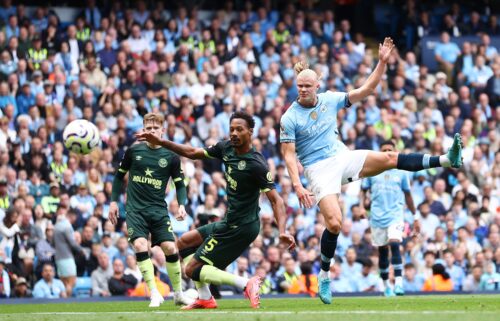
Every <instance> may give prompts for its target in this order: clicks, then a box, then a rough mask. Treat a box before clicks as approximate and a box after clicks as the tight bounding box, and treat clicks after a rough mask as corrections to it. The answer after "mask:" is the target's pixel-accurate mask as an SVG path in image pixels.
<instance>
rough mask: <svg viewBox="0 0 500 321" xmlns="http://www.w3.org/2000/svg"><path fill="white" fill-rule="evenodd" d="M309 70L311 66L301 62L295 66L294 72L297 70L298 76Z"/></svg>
mask: <svg viewBox="0 0 500 321" xmlns="http://www.w3.org/2000/svg"><path fill="white" fill-rule="evenodd" d="M306 69H309V64H308V63H307V62H305V61H302V60H301V61H299V62H297V63H296V64H295V65H294V66H293V70H295V74H297V76H298V75H299V74H300V73H301V72H302V71H304V70H306Z"/></svg>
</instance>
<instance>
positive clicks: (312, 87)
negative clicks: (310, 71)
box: [297, 75, 319, 104]
mask: <svg viewBox="0 0 500 321" xmlns="http://www.w3.org/2000/svg"><path fill="white" fill-rule="evenodd" d="M318 89H319V83H318V81H317V80H316V79H314V78H313V77H312V76H309V75H300V76H299V77H297V90H298V92H299V98H300V102H301V104H313V103H314V100H315V99H316V93H317V91H318Z"/></svg>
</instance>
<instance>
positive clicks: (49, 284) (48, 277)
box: [33, 263, 67, 299]
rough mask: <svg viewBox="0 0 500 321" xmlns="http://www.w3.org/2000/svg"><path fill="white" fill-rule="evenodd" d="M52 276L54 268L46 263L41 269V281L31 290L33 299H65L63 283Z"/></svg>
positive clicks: (65, 293)
mask: <svg viewBox="0 0 500 321" xmlns="http://www.w3.org/2000/svg"><path fill="white" fill-rule="evenodd" d="M54 276H55V272H54V267H53V266H52V265H51V264H49V263H46V264H45V265H44V266H43V269H42V279H40V280H39V281H38V282H37V283H36V284H35V287H34V288H33V297H34V298H44V299H57V298H66V297H67V292H66V289H65V287H64V284H63V282H61V280H59V279H56V278H55V277H54Z"/></svg>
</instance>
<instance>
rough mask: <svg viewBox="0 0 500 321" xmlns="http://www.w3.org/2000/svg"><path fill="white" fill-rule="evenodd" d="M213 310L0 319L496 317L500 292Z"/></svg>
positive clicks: (56, 310) (14, 314) (42, 309)
mask: <svg viewBox="0 0 500 321" xmlns="http://www.w3.org/2000/svg"><path fill="white" fill-rule="evenodd" d="M218 304H219V308H218V309H216V310H196V311H181V310H179V308H178V307H175V306H174V305H173V302H172V300H168V301H165V303H164V304H163V305H162V306H161V307H160V308H157V309H149V308H148V301H115V302H91V303H48V304H37V303H36V301H35V300H34V301H33V304H2V302H1V301H0V320H1V321H4V320H9V321H35V320H36V321H59V320H61V321H62V320H71V321H93V320H106V321H125V320H133V321H139V320H148V321H160V320H161V321H165V320H182V321H191V320H197V321H212V320H217V321H226V320H228V321H229V320H231V321H232V320H238V321H243V320H245V321H246V320H252V321H253V320H255V321H262V320H270V321H316V320H342V321H351V320H370V321H377V320H381V321H382V320H383V321H392V320H397V321H413V320H415V321H417V320H418V321H422V320H424V321H433V320H436V321H437V320H447V321H448V320H471V321H489V320H492V321H493V320H495V321H498V320H500V295H458V296H454V295H446V296H434V295H432V296H405V297H395V298H384V297H343V298H334V302H333V304H332V305H324V304H322V303H321V302H320V300H319V299H309V298H296V299H295V298H291V299H274V298H262V300H261V308H260V309H258V310H254V309H251V308H250V307H249V302H248V301H247V300H244V299H232V300H229V299H227V300H218Z"/></svg>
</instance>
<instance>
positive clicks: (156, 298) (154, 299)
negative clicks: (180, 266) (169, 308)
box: [149, 290, 164, 308]
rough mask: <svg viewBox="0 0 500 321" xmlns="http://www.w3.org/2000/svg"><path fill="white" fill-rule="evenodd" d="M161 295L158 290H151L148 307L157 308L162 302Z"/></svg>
mask: <svg viewBox="0 0 500 321" xmlns="http://www.w3.org/2000/svg"><path fill="white" fill-rule="evenodd" d="M163 301H164V299H163V296H162V295H161V294H160V292H159V291H158V290H153V291H151V303H149V307H150V308H157V307H159V306H160V305H161V304H162V303H163Z"/></svg>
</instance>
